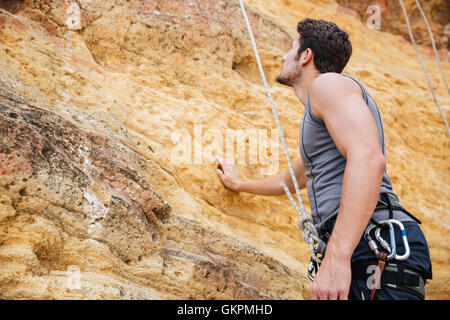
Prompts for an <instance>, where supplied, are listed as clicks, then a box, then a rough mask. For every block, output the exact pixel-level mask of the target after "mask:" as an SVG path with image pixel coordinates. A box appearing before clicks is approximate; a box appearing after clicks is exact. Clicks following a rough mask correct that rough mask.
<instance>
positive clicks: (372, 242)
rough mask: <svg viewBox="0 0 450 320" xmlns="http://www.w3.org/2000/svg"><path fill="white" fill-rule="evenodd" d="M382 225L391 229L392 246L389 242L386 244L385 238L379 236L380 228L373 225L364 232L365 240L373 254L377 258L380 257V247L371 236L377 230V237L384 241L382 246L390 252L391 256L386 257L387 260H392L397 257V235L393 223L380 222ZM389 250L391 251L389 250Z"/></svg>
mask: <svg viewBox="0 0 450 320" xmlns="http://www.w3.org/2000/svg"><path fill="white" fill-rule="evenodd" d="M380 224H382V225H387V226H388V227H389V234H390V238H391V243H392V244H391V245H389V243H388V242H386V241H385V240H384V239H383V238H381V237H380V235H379V230H380V228H378V227H377V226H376V225H374V224H371V225H369V226H368V227H367V228H366V231H365V232H364V239H365V240H366V241H367V242H368V244H369V247H370V249H371V250H372V251H373V253H374V254H375V256H376V257H377V258H379V257H380V251H379V250H378V246H377V243H376V242H375V240H373V239H372V237H371V236H370V232H371V231H372V230H373V229H376V230H375V236H376V238H377V239H378V240H380V239H381V240H382V241H380V242H381V245H382V246H383V248H385V249H386V250H388V252H389V255H388V256H387V257H386V260H390V259H392V258H393V257H395V254H396V244H395V234H394V226H393V225H392V223H391V222H390V221H388V220H383V221H380ZM387 248H389V249H387Z"/></svg>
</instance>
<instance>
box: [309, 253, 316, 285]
mask: <svg viewBox="0 0 450 320" xmlns="http://www.w3.org/2000/svg"><path fill="white" fill-rule="evenodd" d="M313 272H315V273H317V262H316V261H315V260H314V259H313V258H312V257H311V260H309V264H308V278H309V280H311V281H314V276H313Z"/></svg>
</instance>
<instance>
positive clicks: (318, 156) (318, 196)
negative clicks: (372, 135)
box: [299, 75, 413, 229]
mask: <svg viewBox="0 0 450 320" xmlns="http://www.w3.org/2000/svg"><path fill="white" fill-rule="evenodd" d="M345 76H346V77H349V78H351V79H353V80H354V81H356V83H358V85H359V86H360V87H361V90H362V92H363V94H364V100H365V102H366V103H367V105H368V107H369V109H370V112H371V113H372V115H373V117H374V119H375V123H376V125H377V129H378V135H379V137H380V145H381V147H382V150H383V154H384V155H385V152H386V150H385V145H384V131H383V124H382V121H381V116H380V112H379V110H378V107H377V105H376V103H375V101H374V100H373V99H372V97H371V96H370V95H369V93H368V92H367V90H366V88H365V87H364V86H363V85H362V84H361V83H360V82H359V81H357V80H356V79H354V78H352V77H350V76H347V75H345ZM299 133H300V155H301V157H302V160H303V163H304V166H305V169H306V172H305V174H306V176H307V177H308V178H309V180H308V182H307V184H306V187H307V192H308V198H309V203H310V207H311V215H312V217H313V219H314V224H315V226H316V227H317V228H319V229H320V228H322V227H323V225H324V224H325V222H326V221H327V220H328V219H330V218H332V217H334V216H335V215H337V214H338V211H339V206H340V198H341V189H342V181H343V178H344V170H345V165H346V159H345V158H344V157H343V156H342V154H341V153H340V152H339V150H338V149H337V147H336V145H335V143H334V141H333V139H332V138H331V136H330V134H329V132H328V130H327V128H326V126H325V122H324V121H323V120H321V119H318V118H316V117H315V116H314V115H313V114H312V112H311V108H310V104H309V94H308V102H307V104H306V106H305V112H304V115H303V119H302V122H301V125H300V132H299ZM383 192H387V193H390V194H392V195H393V196H394V197H395V198H396V199H397V200H399V199H398V196H397V195H396V194H395V192H394V191H393V188H392V183H391V180H390V179H389V176H388V175H387V172H386V170H385V171H384V175H383V180H382V182H381V189H380V193H383ZM372 217H373V218H374V219H376V220H378V221H380V220H383V219H387V218H388V217H389V212H388V210H386V209H384V210H376V211H374V213H373V215H372ZM394 218H395V219H398V220H400V221H413V220H412V219H411V218H409V217H408V216H407V215H406V214H404V213H403V212H402V211H400V210H394Z"/></svg>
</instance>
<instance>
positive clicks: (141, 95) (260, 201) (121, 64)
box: [0, 0, 450, 299]
mask: <svg viewBox="0 0 450 320" xmlns="http://www.w3.org/2000/svg"><path fill="white" fill-rule="evenodd" d="M245 3H246V5H247V6H248V15H249V19H250V23H251V24H252V27H253V32H254V34H255V37H256V41H257V43H258V48H259V51H260V55H261V59H262V62H263V65H264V69H265V72H266V76H267V78H268V80H269V83H270V86H271V88H272V93H273V96H274V99H275V103H276V105H277V110H278V112H279V117H280V121H281V123H282V126H283V129H284V134H285V136H286V141H287V144H288V146H289V148H290V153H291V157H292V158H294V159H295V158H298V157H299V153H298V128H299V124H300V121H301V118H302V114H303V108H302V106H301V104H300V103H299V101H298V100H297V98H296V97H295V96H294V94H293V93H292V91H291V90H290V89H289V88H286V87H283V86H280V85H278V84H276V83H275V82H274V79H275V77H276V75H277V74H278V72H279V70H280V67H281V57H282V56H283V55H284V54H285V52H286V50H288V49H289V46H290V44H291V41H292V40H293V39H294V37H296V36H297V34H296V28H295V27H296V23H297V22H298V21H299V20H300V19H302V18H305V17H306V14H305V13H308V15H307V16H309V17H312V18H321V19H326V20H332V21H334V22H336V23H337V24H338V25H339V26H341V27H343V28H344V29H345V30H347V31H348V32H349V33H350V36H351V40H352V43H353V46H354V55H353V57H352V59H351V61H350V64H349V65H348V66H347V68H346V69H345V71H344V73H346V74H349V75H352V76H354V77H356V78H358V79H360V80H361V81H362V83H363V84H365V85H366V87H367V88H368V90H369V91H370V93H371V94H372V96H373V97H374V98H375V100H376V101H377V103H378V105H379V107H380V110H381V113H382V117H383V121H384V129H385V135H386V137H385V139H386V145H387V162H388V174H389V176H390V178H391V180H392V182H393V185H394V190H395V191H396V193H397V194H398V195H399V197H400V200H401V202H402V204H403V205H404V206H405V207H406V208H407V209H408V210H409V211H411V212H413V213H414V214H416V215H417V216H418V217H419V218H420V219H421V220H423V221H424V224H423V230H424V233H425V235H426V237H427V239H428V241H429V244H430V249H431V255H432V260H433V271H434V279H433V280H432V281H430V283H429V286H427V290H428V292H427V293H428V297H430V298H448V297H449V296H450V294H449V291H448V286H447V283H448V281H449V276H450V275H449V273H448V268H447V265H448V249H449V247H450V243H449V237H448V230H449V227H450V223H449V220H448V203H449V200H450V192H449V187H448V183H447V182H448V181H449V178H450V170H449V166H448V137H447V136H446V131H445V127H444V126H443V124H442V120H441V118H440V116H439V112H438V111H437V110H436V107H435V106H434V104H433V98H432V96H431V95H430V93H429V89H428V87H427V84H426V79H425V77H424V75H423V73H422V71H421V69H420V65H419V64H418V63H417V61H416V58H415V52H414V49H413V48H412V47H411V45H410V43H409V42H408V41H405V40H404V39H403V38H401V37H400V36H398V35H393V34H390V33H384V32H380V31H376V30H368V29H367V28H366V26H365V25H364V23H361V21H360V20H359V19H358V18H357V16H356V15H355V11H352V10H349V9H346V8H344V7H342V6H340V5H338V4H337V3H336V2H334V1H329V0H322V1H319V2H317V3H316V4H311V2H310V1H295V2H294V1H286V0H283V1H282V0H279V1H278V0H277V1H268V0H267V1H260V0H258V1H256V0H255V1H253V0H251V1H245ZM424 7H425V5H424ZM0 8H1V9H0V70H1V71H0V298H3V299H24V298H25V299H34V298H37V299H54V298H56V299H69V298H77V299H78V298H86V299H98V298H102V299H179V298H182V299H184V298H186V299H205V298H206V299H303V298H309V297H310V285H311V284H310V281H309V280H308V279H307V278H306V276H305V271H306V264H307V262H308V261H309V257H308V254H309V253H308V252H309V251H308V247H307V245H306V244H304V243H303V242H302V239H301V235H300V233H299V231H298V229H297V226H296V222H297V216H296V213H295V211H294V210H293V208H291V205H290V203H289V200H287V199H286V197H285V196H278V197H261V196H253V195H249V194H236V193H233V192H230V191H228V190H226V189H224V188H223V186H222V184H221V183H220V181H219V180H218V178H217V176H216V174H215V167H216V165H215V164H214V162H213V161H212V159H211V154H212V151H213V150H214V149H215V147H216V146H217V145H218V146H222V147H224V146H226V148H225V149H226V150H224V149H223V148H220V147H219V149H221V151H219V152H218V154H219V155H223V156H226V155H227V154H226V152H228V151H229V149H230V146H233V147H234V146H235V142H233V140H232V139H231V144H230V145H228V144H227V143H228V138H229V134H230V136H232V135H233V134H236V132H238V130H246V131H245V133H246V134H247V135H245V139H244V143H246V144H247V145H246V146H245V148H244V151H249V154H248V155H246V156H245V157H243V158H242V157H237V158H236V157H235V158H234V159H232V160H235V161H237V162H238V164H239V171H240V174H241V176H242V177H243V178H244V179H258V178H262V177H264V175H268V174H275V173H277V172H279V171H281V170H286V162H285V160H284V155H283V152H282V151H281V149H280V148H279V146H278V145H277V144H276V143H275V144H273V143H272V141H275V142H276V141H277V136H278V132H276V130H273V131H271V129H272V128H276V126H275V123H274V121H273V118H272V114H271V111H270V107H269V105H268V102H267V97H266V96H265V91H264V88H263V86H262V85H261V80H260V78H259V74H258V69H257V66H256V61H255V59H254V56H253V51H252V48H251V45H250V40H249V38H248V34H247V30H246V27H245V24H244V21H243V18H242V14H241V12H240V8H239V3H238V1H216V0H201V1H200V0H190V1H158V0H147V1H140V0H130V1H126V2H125V1H109V0H108V1H97V0H89V1H69V0H66V1H52V0H40V1H33V0H27V1H0ZM437 21H440V20H435V21H434V22H435V23H440V22H437ZM381 31H385V30H383V29H382V30H381ZM421 51H423V52H424V60H425V63H426V65H427V67H428V69H429V71H430V73H431V74H432V80H433V82H434V84H435V86H436V88H435V89H436V91H437V93H438V95H439V99H440V101H441V104H442V105H443V106H444V110H445V112H446V114H447V117H450V115H449V112H448V106H449V105H450V98H449V97H448V95H446V91H445V88H444V87H443V85H442V83H441V82H440V78H439V72H438V69H437V67H436V65H435V63H434V61H433V53H432V51H431V50H430V48H429V47H422V48H421ZM440 55H441V57H442V59H443V63H444V69H445V72H446V73H447V74H448V71H449V69H450V67H449V64H448V51H447V50H441V51H440ZM255 134H256V135H257V137H258V139H257V141H258V145H257V152H256V153H257V156H258V157H257V161H252V157H251V155H250V153H251V152H250V150H253V149H252V143H253V142H254V141H255V140H254V137H255ZM241 136H242V135H241ZM212 142H214V143H217V144H214V143H212ZM236 147H238V146H236ZM243 153H244V152H240V153H239V154H240V155H242V154H243ZM229 155H230V156H232V157H234V152H231V153H230V154H229ZM302 195H303V199H304V201H305V205H306V207H307V208H309V206H308V201H307V197H306V191H305V190H304V191H302Z"/></svg>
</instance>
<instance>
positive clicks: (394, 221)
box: [389, 219, 410, 261]
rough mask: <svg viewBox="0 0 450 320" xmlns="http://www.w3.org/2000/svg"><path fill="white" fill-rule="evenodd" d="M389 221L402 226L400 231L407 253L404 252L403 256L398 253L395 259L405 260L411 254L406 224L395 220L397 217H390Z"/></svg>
mask: <svg viewBox="0 0 450 320" xmlns="http://www.w3.org/2000/svg"><path fill="white" fill-rule="evenodd" d="M389 221H390V222H391V223H395V224H396V225H398V227H399V228H400V231H401V233H402V239H403V245H404V246H405V253H404V254H402V255H401V256H399V255H398V254H396V255H395V259H396V260H399V261H405V260H406V259H408V258H409V255H410V250H409V243H408V238H407V237H406V230H405V226H404V225H403V223H401V222H400V221H398V220H395V219H390V220H389Z"/></svg>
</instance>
